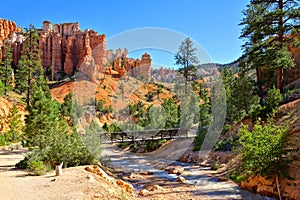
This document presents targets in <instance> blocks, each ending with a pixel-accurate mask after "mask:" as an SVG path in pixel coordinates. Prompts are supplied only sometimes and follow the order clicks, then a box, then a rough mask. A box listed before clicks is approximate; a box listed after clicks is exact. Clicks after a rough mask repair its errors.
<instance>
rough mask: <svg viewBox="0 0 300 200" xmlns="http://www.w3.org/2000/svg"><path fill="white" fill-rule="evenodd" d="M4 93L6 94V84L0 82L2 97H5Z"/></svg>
mask: <svg viewBox="0 0 300 200" xmlns="http://www.w3.org/2000/svg"><path fill="white" fill-rule="evenodd" d="M4 92H5V87H4V84H3V83H2V81H0V95H4Z"/></svg>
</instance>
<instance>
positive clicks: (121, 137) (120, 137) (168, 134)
mask: <svg viewBox="0 0 300 200" xmlns="http://www.w3.org/2000/svg"><path fill="white" fill-rule="evenodd" d="M100 137H101V141H102V143H103V144H108V143H110V144H111V143H124V142H136V141H149V140H152V141H154V140H162V139H175V138H176V139H177V138H187V137H195V135H194V134H192V135H191V134H189V133H188V130H183V129H179V128H171V129H161V130H156V129H154V130H139V131H138V130H136V131H126V132H125V131H124V132H123V131H122V132H104V133H101V134H100Z"/></svg>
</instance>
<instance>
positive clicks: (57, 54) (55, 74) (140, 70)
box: [0, 20, 151, 83]
mask: <svg viewBox="0 0 300 200" xmlns="http://www.w3.org/2000/svg"><path fill="white" fill-rule="evenodd" d="M37 30H38V34H39V36H40V40H39V47H40V51H41V63H42V65H43V67H44V69H45V71H47V72H51V74H48V76H49V78H50V79H51V80H58V79H60V78H61V77H63V76H64V75H73V74H74V73H75V72H77V71H79V72H81V73H82V74H84V77H85V78H86V77H87V78H88V79H89V80H90V81H92V82H95V83H96V81H97V80H98V79H100V74H101V73H103V72H105V69H107V68H108V69H114V70H115V71H117V73H118V75H119V76H123V75H124V74H128V75H130V76H134V77H140V76H144V77H145V78H146V79H149V78H150V69H151V57H150V55H149V54H144V55H143V56H142V58H141V59H133V58H128V51H127V50H126V49H125V50H124V52H122V50H121V49H118V50H116V52H115V53H114V51H113V50H108V51H107V50H106V36H105V35H104V34H100V35H99V34H98V33H97V32H95V31H94V30H85V31H82V30H81V29H80V27H79V24H78V23H77V22H76V23H63V24H54V25H52V23H51V22H49V21H44V22H43V27H42V28H41V29H37ZM23 40H24V38H23V36H22V29H21V28H18V27H17V26H16V24H15V23H14V22H11V21H8V20H0V47H1V51H0V58H2V55H3V54H4V49H5V48H4V47H5V43H6V42H5V41H11V43H12V50H13V60H14V62H13V65H14V67H16V66H17V65H18V60H19V58H20V52H21V49H22V42H23ZM107 60H108V61H109V62H107Z"/></svg>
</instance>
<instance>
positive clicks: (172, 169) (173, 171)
mask: <svg viewBox="0 0 300 200" xmlns="http://www.w3.org/2000/svg"><path fill="white" fill-rule="evenodd" d="M165 171H167V172H168V173H169V174H177V175H180V174H182V173H183V171H184V168H183V167H181V166H168V167H167V168H166V169H165Z"/></svg>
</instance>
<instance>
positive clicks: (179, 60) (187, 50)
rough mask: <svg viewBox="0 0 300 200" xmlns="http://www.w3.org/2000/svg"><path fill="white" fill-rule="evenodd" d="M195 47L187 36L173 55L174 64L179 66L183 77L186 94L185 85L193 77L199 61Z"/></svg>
mask: <svg viewBox="0 0 300 200" xmlns="http://www.w3.org/2000/svg"><path fill="white" fill-rule="evenodd" d="M196 50H197V49H196V48H195V47H194V44H193V42H192V40H191V39H190V38H189V37H188V38H186V39H185V40H184V41H183V42H181V44H180V46H179V50H178V52H177V54H176V55H175V61H176V65H179V66H181V67H180V69H179V72H180V73H181V74H182V75H183V77H184V79H185V82H184V84H185V94H187V85H188V82H189V81H190V80H193V79H194V77H195V72H196V70H197V68H196V65H197V64H198V63H199V61H198V58H197V56H196V55H195V54H196Z"/></svg>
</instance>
